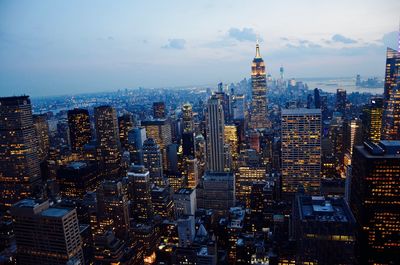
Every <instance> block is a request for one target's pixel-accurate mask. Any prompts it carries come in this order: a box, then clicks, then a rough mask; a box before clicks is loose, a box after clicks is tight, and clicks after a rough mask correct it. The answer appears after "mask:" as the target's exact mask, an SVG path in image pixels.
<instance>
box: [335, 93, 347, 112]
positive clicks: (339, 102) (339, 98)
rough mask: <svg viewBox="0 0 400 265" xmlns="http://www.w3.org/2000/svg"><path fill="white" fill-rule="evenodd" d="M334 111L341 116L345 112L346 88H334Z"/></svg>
mask: <svg viewBox="0 0 400 265" xmlns="http://www.w3.org/2000/svg"><path fill="white" fill-rule="evenodd" d="M336 111H337V112H340V113H342V115H343V116H344V115H345V114H346V113H345V112H346V90H344V89H341V88H338V89H337V90H336Z"/></svg>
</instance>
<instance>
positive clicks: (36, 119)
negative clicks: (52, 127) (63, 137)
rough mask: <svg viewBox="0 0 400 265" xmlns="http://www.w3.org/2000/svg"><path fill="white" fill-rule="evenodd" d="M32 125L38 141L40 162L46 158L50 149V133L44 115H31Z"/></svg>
mask: <svg viewBox="0 0 400 265" xmlns="http://www.w3.org/2000/svg"><path fill="white" fill-rule="evenodd" d="M33 125H34V127H35V131H36V137H37V139H38V146H39V149H38V155H39V161H41V162H42V161H43V160H44V159H45V158H46V157H47V155H48V153H49V148H50V138H49V133H50V132H49V124H48V122H47V118H46V114H38V115H33Z"/></svg>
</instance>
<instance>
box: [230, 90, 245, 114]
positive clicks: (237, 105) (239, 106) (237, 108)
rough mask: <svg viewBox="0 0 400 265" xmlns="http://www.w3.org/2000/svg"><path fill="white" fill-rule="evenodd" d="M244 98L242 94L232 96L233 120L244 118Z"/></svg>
mask: <svg viewBox="0 0 400 265" xmlns="http://www.w3.org/2000/svg"><path fill="white" fill-rule="evenodd" d="M245 110H246V100H245V96H244V95H243V94H240V95H239V94H238V95H234V96H233V102H232V115H233V120H244V118H245V115H246V111H245Z"/></svg>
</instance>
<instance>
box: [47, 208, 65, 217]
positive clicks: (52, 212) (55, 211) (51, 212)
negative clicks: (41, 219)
mask: <svg viewBox="0 0 400 265" xmlns="http://www.w3.org/2000/svg"><path fill="white" fill-rule="evenodd" d="M69 212H70V209H66V208H49V209H47V210H44V211H43V212H41V215H42V216H47V217H63V216H64V215H66V214H67V213H69Z"/></svg>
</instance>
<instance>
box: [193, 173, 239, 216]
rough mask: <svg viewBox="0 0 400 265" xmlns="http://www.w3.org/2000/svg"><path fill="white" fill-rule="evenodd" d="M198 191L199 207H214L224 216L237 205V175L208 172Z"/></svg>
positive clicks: (213, 208)
mask: <svg viewBox="0 0 400 265" xmlns="http://www.w3.org/2000/svg"><path fill="white" fill-rule="evenodd" d="M196 192H197V205H198V207H199V208H205V209H212V210H214V211H215V213H216V214H217V215H219V216H223V215H225V214H227V213H228V211H229V208H230V207H233V206H234V205H235V177H234V175H233V174H232V173H228V172H226V173H224V172H206V174H205V175H204V176H203V178H202V179H201V182H200V184H199V187H198V188H197V189H196Z"/></svg>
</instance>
